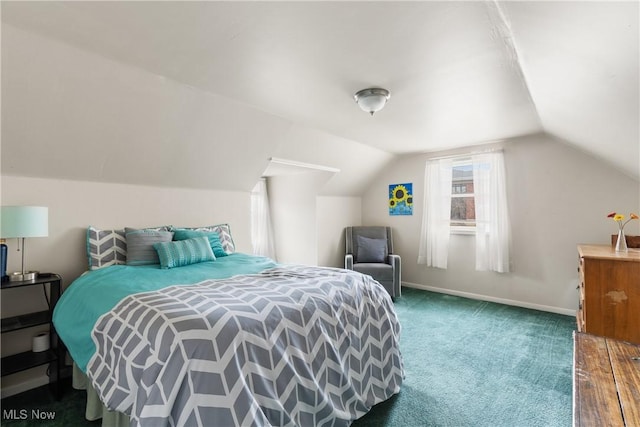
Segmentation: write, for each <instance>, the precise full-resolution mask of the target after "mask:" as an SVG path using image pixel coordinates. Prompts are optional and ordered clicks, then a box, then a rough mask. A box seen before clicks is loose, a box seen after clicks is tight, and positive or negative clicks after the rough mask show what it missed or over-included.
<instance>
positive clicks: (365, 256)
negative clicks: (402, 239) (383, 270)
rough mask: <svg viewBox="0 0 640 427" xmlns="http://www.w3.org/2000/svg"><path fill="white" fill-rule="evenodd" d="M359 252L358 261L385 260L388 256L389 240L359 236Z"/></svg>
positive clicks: (357, 254)
mask: <svg viewBox="0 0 640 427" xmlns="http://www.w3.org/2000/svg"><path fill="white" fill-rule="evenodd" d="M357 243H358V252H357V253H356V262H385V261H386V258H387V241H386V240H385V239H369V238H368V237H363V236H357Z"/></svg>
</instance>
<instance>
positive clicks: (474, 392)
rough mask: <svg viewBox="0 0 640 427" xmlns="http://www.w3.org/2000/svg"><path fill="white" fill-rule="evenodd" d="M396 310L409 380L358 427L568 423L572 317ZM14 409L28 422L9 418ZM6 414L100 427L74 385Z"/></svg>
mask: <svg viewBox="0 0 640 427" xmlns="http://www.w3.org/2000/svg"><path fill="white" fill-rule="evenodd" d="M396 309H397V312H398V315H399V317H400V322H401V324H402V338H401V349H402V353H403V358H404V365H405V370H406V378H405V381H404V383H403V385H402V388H401V391H400V393H399V394H398V395H396V396H394V397H392V398H391V399H389V400H388V401H386V402H384V403H381V404H379V405H377V406H376V407H374V408H373V409H372V410H371V411H370V412H369V413H368V414H367V415H365V416H364V417H363V418H361V419H360V420H357V421H356V422H355V423H353V426H354V427H363V426H401V427H411V426H452V427H453V426H455V427H465V426H470V427H471V426H473V427H481V426H487V427H489V426H490V427H499V426H505V427H506V426H508V427H529V426H544V427H551V426H570V425H571V398H572V397H571V375H572V373H571V372H572V369H571V366H572V351H573V350H572V349H573V342H572V332H573V330H574V318H573V317H569V316H562V315H557V314H551V313H545V312H540V311H535V310H528V309H523V308H518V307H510V306H505V305H501V304H495V303H488V302H483V301H475V300H470V299H466V298H460V297H454V296H448V295H442V294H437V293H432V292H426V291H421V290H416V289H409V288H404V289H403V294H402V297H400V298H398V299H396ZM10 409H15V410H17V411H20V410H26V411H27V412H28V415H29V419H26V420H8V419H7V416H6V415H8V412H7V411H8V410H10ZM32 409H36V410H41V411H54V412H55V420H54V421H43V420H34V419H33V418H31V410H32ZM2 411H3V417H2V425H3V426H5V425H7V426H9V425H10V426H33V425H37V426H65V427H74V426H99V425H100V422H99V421H97V422H89V421H86V420H84V417H83V414H84V392H80V391H75V390H72V389H71V387H70V385H67V386H66V387H65V393H64V396H63V398H62V400H61V401H60V402H56V401H55V400H54V399H53V398H52V397H51V395H50V394H49V393H48V389H47V387H43V388H40V389H35V390H31V391H28V392H25V393H22V394H20V395H17V396H12V397H9V398H6V399H3V400H2ZM305 427H306V426H305Z"/></svg>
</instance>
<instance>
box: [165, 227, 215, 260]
mask: <svg viewBox="0 0 640 427" xmlns="http://www.w3.org/2000/svg"><path fill="white" fill-rule="evenodd" d="M202 236H204V237H206V238H207V239H209V244H210V245H211V249H212V250H213V254H214V255H215V256H216V258H220V257H222V256H227V253H226V252H225V251H224V248H223V247H222V243H221V242H220V235H219V234H218V233H216V232H215V231H210V232H207V231H196V230H189V229H187V228H174V229H173V240H187V239H193V238H194V237H202Z"/></svg>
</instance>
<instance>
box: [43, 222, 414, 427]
mask: <svg viewBox="0 0 640 427" xmlns="http://www.w3.org/2000/svg"><path fill="white" fill-rule="evenodd" d="M126 236H129V235H128V234H126ZM89 240H90V239H89V238H88V242H89ZM98 240H100V239H98ZM191 240H195V239H187V240H185V241H189V242H191ZM218 240H223V239H218ZM204 241H207V240H206V239H205V240H204ZM199 243H202V242H199ZM217 243H219V242H217V240H216V244H217ZM211 244H212V246H213V245H214V243H211ZM114 246H117V244H114ZM89 247H92V245H91V244H90V243H88V248H89ZM130 248H133V246H132V245H130ZM92 249H93V250H94V251H95V247H92ZM218 249H220V248H219V247H218ZM224 251H225V255H224V256H218V257H214V259H213V260H207V261H200V262H196V263H187V264H186V265H181V266H178V267H175V268H162V266H163V264H162V263H161V265H158V264H139V265H135V263H129V264H127V263H126V262H125V263H123V262H117V259H116V258H117V257H111V258H109V257H107V258H109V259H110V260H111V261H109V262H108V264H109V265H101V266H100V267H99V268H95V269H91V270H90V271H88V272H87V273H85V274H84V275H82V276H81V277H80V278H78V279H77V280H76V281H74V282H73V283H72V284H71V285H70V286H69V287H68V288H67V290H66V291H65V292H64V293H63V295H62V297H61V299H60V301H59V302H58V304H57V306H56V309H55V312H54V325H55V327H56V330H57V332H58V334H59V336H60V338H61V339H62V341H63V342H64V343H65V345H66V347H67V348H68V350H69V353H70V355H71V357H72V358H73V360H74V363H75V366H76V368H77V372H78V374H81V375H86V378H87V379H88V382H89V388H90V390H91V392H92V393H93V392H95V393H96V394H97V396H98V397H99V399H100V401H101V402H102V403H103V404H104V406H105V407H106V408H108V409H109V410H110V411H114V412H115V413H117V414H121V415H123V416H124V417H125V418H126V419H127V421H130V423H131V425H139V426H163V425H164V426H191V425H193V426H285V425H286V426H309V425H313V426H342V425H345V426H346V425H349V424H350V423H351V422H352V421H353V420H355V419H357V418H360V417H361V416H363V415H364V414H366V413H367V412H368V411H369V410H370V409H371V407H372V406H373V405H375V404H377V403H380V402H382V401H385V400H386V399H388V398H389V397H391V396H392V395H394V394H396V393H398V392H399V390H400V386H401V383H402V379H403V377H404V371H403V365H402V357H401V354H400V349H399V334H400V325H399V322H398V319H397V317H396V314H395V311H394V308H393V303H392V301H391V298H390V297H389V295H388V293H387V292H386V291H385V289H384V288H383V287H382V285H380V284H379V283H377V282H376V281H374V280H373V279H372V278H371V277H370V276H366V275H362V274H360V273H357V272H354V271H348V270H343V269H337V268H323V267H313V266H303V265H280V264H276V263H274V262H273V261H272V260H270V259H268V258H264V257H256V256H251V255H247V254H242V253H238V252H235V251H234V250H233V247H231V248H230V247H229V246H228V245H227V246H226V247H224ZM89 252H91V250H90V249H89ZM158 252H159V251H158ZM212 252H215V251H212ZM218 252H219V251H218ZM159 253H160V252H159ZM90 258H91V255H90ZM125 258H126V257H125ZM104 259H105V258H104V257H103V260H104Z"/></svg>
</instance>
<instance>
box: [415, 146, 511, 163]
mask: <svg viewBox="0 0 640 427" xmlns="http://www.w3.org/2000/svg"><path fill="white" fill-rule="evenodd" d="M499 152H502V148H492V149H489V150H479V151H470V152H468V153H461V154H449V155H447V156H437V157H429V158H427V160H444V159H455V158H464V157H471V156H474V155H476V154H487V153H499Z"/></svg>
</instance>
